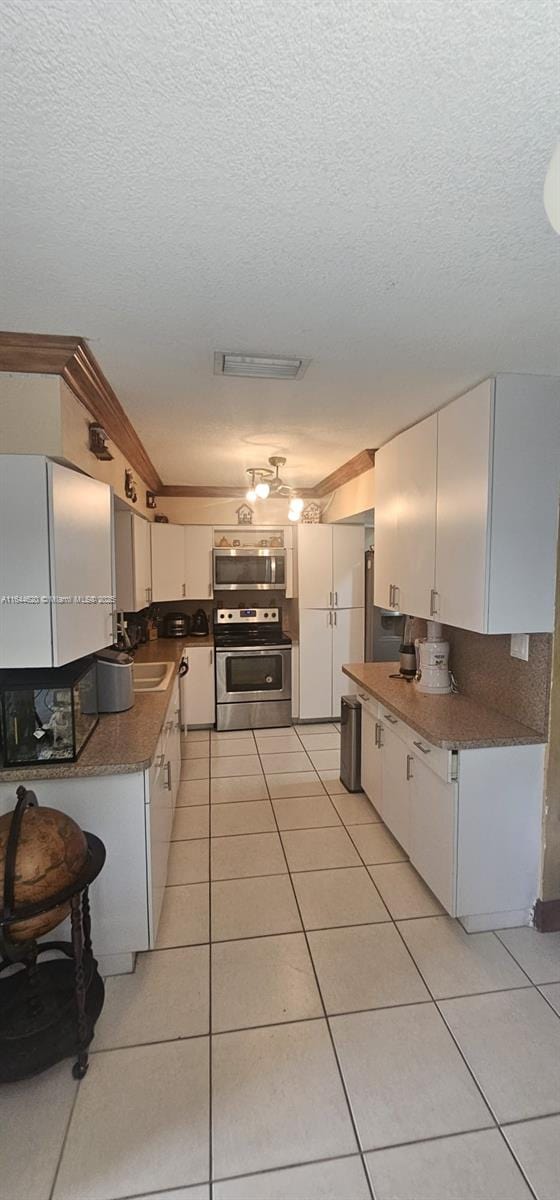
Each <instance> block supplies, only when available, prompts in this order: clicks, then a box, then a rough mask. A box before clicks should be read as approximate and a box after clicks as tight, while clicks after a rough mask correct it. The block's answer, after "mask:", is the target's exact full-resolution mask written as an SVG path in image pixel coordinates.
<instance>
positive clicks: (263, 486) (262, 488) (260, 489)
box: [255, 479, 270, 500]
mask: <svg viewBox="0 0 560 1200" xmlns="http://www.w3.org/2000/svg"><path fill="white" fill-rule="evenodd" d="M269 492H270V484H269V483H266V482H265V480H264V479H261V481H260V483H257V486H256V487H255V494H256V495H257V496H258V498H259V500H266V499H267V496H268V494H269Z"/></svg>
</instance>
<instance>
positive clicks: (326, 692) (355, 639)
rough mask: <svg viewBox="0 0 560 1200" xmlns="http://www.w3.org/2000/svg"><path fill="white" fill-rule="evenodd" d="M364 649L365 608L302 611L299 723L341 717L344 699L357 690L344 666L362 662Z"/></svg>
mask: <svg viewBox="0 0 560 1200" xmlns="http://www.w3.org/2000/svg"><path fill="white" fill-rule="evenodd" d="M363 648H364V610H363V608H338V609H325V608H302V609H300V613H299V716H300V720H302V721H309V720H320V719H321V718H325V717H326V718H332V717H335V718H339V717H340V698H341V696H342V695H343V694H344V693H352V692H355V691H356V690H357V689H356V686H355V685H354V684H353V683H352V680H351V679H349V678H348V676H347V675H343V673H342V665H343V663H350V662H359V661H360V660H361V659H362V658H363Z"/></svg>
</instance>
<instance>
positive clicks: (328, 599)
mask: <svg viewBox="0 0 560 1200" xmlns="http://www.w3.org/2000/svg"><path fill="white" fill-rule="evenodd" d="M297 540H298V595H299V603H300V607H301V608H330V607H331V605H332V602H333V597H332V591H333V581H332V525H300V526H299V527H298V531H297Z"/></svg>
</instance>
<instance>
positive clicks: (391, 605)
mask: <svg viewBox="0 0 560 1200" xmlns="http://www.w3.org/2000/svg"><path fill="white" fill-rule="evenodd" d="M392 607H393V584H392V583H390V584H389V608H392Z"/></svg>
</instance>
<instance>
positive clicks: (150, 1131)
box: [0, 723, 560, 1200]
mask: <svg viewBox="0 0 560 1200" xmlns="http://www.w3.org/2000/svg"><path fill="white" fill-rule="evenodd" d="M338 737H339V729H338V727H337V725H336V724H333V723H330V724H328V725H327V724H325V725H320V724H318V725H313V726H299V727H296V728H295V729H294V730H291V731H290V730H281V729H276V730H264V731H262V732H257V734H256V735H255V736H254V735H253V734H252V733H247V732H245V731H243V732H240V733H232V734H216V733H214V732H212V733H211V734H210V735H209V734H208V733H207V732H205V731H194V732H193V733H192V734H190V735H189V736H188V737H187V738H186V739H184V743H185V744H184V747H183V756H184V764H183V772H182V782H181V785H180V792H179V798H178V807H177V813H176V821H175V826H174V831H173V844H172V847H171V855H170V866H169V876H168V887H167V889H166V895H165V901H164V906H163V911H162V917H161V923H160V928H159V934H158V949H157V950H156V951H154V952H152V953H150V954H142V955H139V957H138V961H137V965H136V971H135V973H134V975H128V976H120V977H114V978H111V979H109V980H108V981H107V998H106V1004H105V1008H104V1011H103V1013H102V1016H101V1018H100V1020H99V1023H98V1027H97V1033H96V1038H95V1041H94V1043H93V1046H92V1058H91V1066H90V1070H89V1073H88V1075H87V1076H86V1078H85V1079H84V1080H83V1082H82V1083H81V1084H80V1085H79V1086H78V1085H77V1084H76V1083H75V1082H74V1081H73V1080H72V1077H71V1074H70V1064H69V1063H68V1064H67V1063H64V1064H60V1065H59V1066H57V1067H56V1068H54V1069H53V1070H52V1071H50V1072H47V1073H46V1074H45V1075H42V1076H40V1077H39V1078H38V1079H37V1080H34V1081H30V1082H28V1083H23V1084H18V1085H16V1086H15V1087H11V1088H10V1087H5V1088H3V1089H1V1090H0V1161H1V1164H2V1168H1V1183H0V1191H1V1195H2V1200H125V1198H127V1200H129V1198H131V1197H142V1198H143V1200H164V1198H165V1200H368V1198H369V1200H371V1197H373V1198H374V1200H450V1198H451V1197H453V1200H526V1198H531V1197H533V1200H535V1198H536V1200H557V1197H558V1196H560V1152H559V1145H560V1073H559V1071H558V1062H559V1061H560V1019H559V1018H560V935H547V936H545V935H540V934H537V933H535V931H533V930H531V929H518V930H507V931H503V932H502V931H500V932H499V933H498V934H493V933H481V934H472V935H470V936H468V935H467V934H465V933H464V931H463V930H462V928H461V927H460V926H459V925H458V924H457V923H456V922H454V921H452V920H450V918H449V917H447V916H446V915H445V914H444V912H443V910H442V908H441V906H440V905H439V904H438V902H437V900H436V899H435V897H434V896H432V894H431V893H430V892H429V891H428V889H427V888H426V886H425V885H424V884H423V882H422V880H421V879H420V878H419V877H418V875H417V874H416V872H415V871H414V869H413V867H412V866H411V865H410V863H409V862H408V861H407V859H406V855H405V854H404V853H403V851H402V849H401V847H400V846H399V845H398V843H397V842H395V840H394V838H393V837H392V836H391V835H390V833H389V832H388V830H387V829H386V828H385V826H384V825H383V823H382V822H381V820H380V817H379V815H378V813H377V812H376V811H375V809H374V808H373V807H372V805H371V804H370V803H369V801H368V799H367V798H366V797H365V796H363V795H359V796H351V795H350V794H349V793H347V792H346V789H345V788H344V786H343V784H341V782H340V779H339V775H338V769H337V766H336V762H338V754H337V739H338ZM209 834H210V836H209ZM22 1129H24V1130H25V1136H22Z"/></svg>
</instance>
